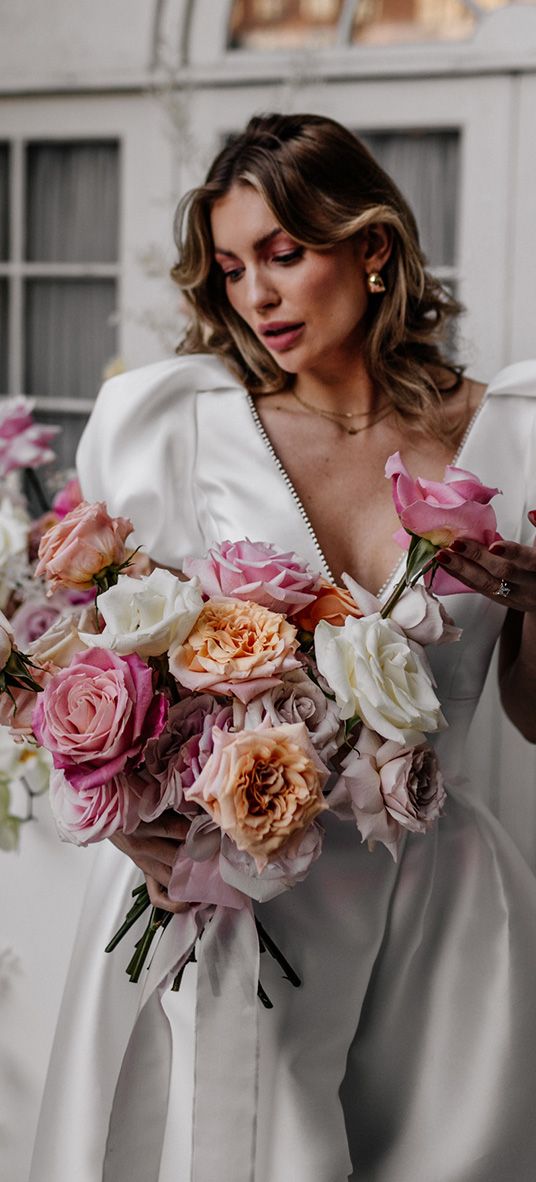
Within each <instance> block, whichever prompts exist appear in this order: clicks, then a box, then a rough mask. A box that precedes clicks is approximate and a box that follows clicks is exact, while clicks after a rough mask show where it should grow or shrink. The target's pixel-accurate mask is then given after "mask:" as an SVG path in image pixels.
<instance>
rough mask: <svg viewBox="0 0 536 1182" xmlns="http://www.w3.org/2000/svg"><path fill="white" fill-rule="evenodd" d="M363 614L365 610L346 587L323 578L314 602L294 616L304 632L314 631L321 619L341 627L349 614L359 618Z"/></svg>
mask: <svg viewBox="0 0 536 1182" xmlns="http://www.w3.org/2000/svg"><path fill="white" fill-rule="evenodd" d="M362 615H363V612H361V611H360V610H359V608H358V606H357V603H356V602H355V599H353V598H352V596H351V595H350V592H349V591H347V590H346V587H336V586H335V585H334V583H328V581H327V579H322V582H321V584H320V588H319V590H318V591H317V592H316V598H315V600H314V602H313V603H310V604H308V606H307V607H304V608H303V610H302V611H300V612H298V614H297V615H295V616H294V621H295V623H296V624H297V625H298V628H302V629H303V631H304V632H314V630H315V628H316V625H317V624H318V623H319V621H320V620H327V621H328V623H330V624H334V625H335V627H337V628H341V627H342V625H343V624H344V621H345V619H346V617H347V616H355V618H356V619H359V618H360V616H362Z"/></svg>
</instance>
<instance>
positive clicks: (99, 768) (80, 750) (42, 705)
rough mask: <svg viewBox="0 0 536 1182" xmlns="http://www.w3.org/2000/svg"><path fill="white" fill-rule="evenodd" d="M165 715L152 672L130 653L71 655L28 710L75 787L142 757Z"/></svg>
mask: <svg viewBox="0 0 536 1182" xmlns="http://www.w3.org/2000/svg"><path fill="white" fill-rule="evenodd" d="M166 713H167V702H166V699H165V698H164V696H163V694H155V693H154V690H153V671H152V669H150V668H149V667H148V666H147V665H146V664H145V662H144V661H142V660H141V658H140V657H138V656H137V655H136V654H135V653H131V654H129V656H126V657H119V656H117V654H116V653H112V652H108V651H107V650H106V649H99V648H96V649H95V648H92V649H87V650H86V651H85V652H83V653H77V654H76V655H75V656H74V657H73V659H72V661H71V664H70V665H69V666H68V667H67V668H66V669H60V670H59V672H58V673H56V674H55V675H54V676H53V677H52V679H51V680H50V681H49V683H48V685H47V686H46V688H45V690H44V692H43V693H42V694H40V695H39V698H38V700H37V704H36V707H35V710H34V713H33V728H34V732H35V734H36V736H37V739H38V741H39V742H40V743H41V745H42V746H43V747H46V748H47V750H48V751H50V753H51V755H52V759H53V761H54V767H56V768H61V769H62V770H63V771H64V772H65V775H66V777H67V779H68V780H69V781H70V782H71V784H73V785H74V787H75V788H77V789H80V788H93V787H95V786H98V785H102V784H104V783H107V782H108V781H109V780H112V779H113V777H114V776H117V775H119V773H120V772H123V771H124V770H125V769H126V768H127V767H136V766H137V765H138V764H139V763H141V760H142V758H143V749H144V747H145V744H146V743H147V740H148V739H150V738H153V737H154V736H155V735H158V734H160V731H161V730H162V727H163V726H164V723H165V719H166Z"/></svg>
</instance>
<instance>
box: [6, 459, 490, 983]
mask: <svg viewBox="0 0 536 1182" xmlns="http://www.w3.org/2000/svg"><path fill="white" fill-rule="evenodd" d="M387 473H388V475H389V476H390V477H391V478H392V481H393V493H394V497H395V504H396V507H397V510H398V512H399V516H400V520H401V523H402V526H403V535H404V536H403V538H401V541H402V542H403V544H405V545H407V546H409V549H408V559H407V563H406V571H405V574H404V576H403V578H402V579H401V580H400V581H399V583H398V584H397V586H396V588H395V590H394V592H393V594H392V595H391V597H390V599H389V600H388V602H387V603H386V604H385V605H384V606H381V605H380V603H379V602H378V601H377V600H376V599H375V598H374V596H372V595H370V594H369V593H367V592H366V591H365V590H364V589H363V588H361V587H360V586H359V585H358V584H357V583H355V582H354V580H353V579H351V578H349V577H348V576H344V583H345V586H344V587H336V586H333V585H331V584H330V583H328V582H326V580H324V579H322V578H321V577H320V576H319V575H318V574H317V573H315V572H314V571H312V570H311V569H310V568H309V567H308V566H307V565H306V564H305V563H304V562H302V561H301V560H300V559H299V558H298V557H297V556H296V555H295V554H292V553H282V552H280V551H279V550H278V549H277V547H276V546H274V545H270V544H268V543H266V542H251V541H249V540H248V539H244V540H242V541H238V542H223V543H221V544H220V545H218V546H213V547H212V548H211V549H210V550H209V552H208V554H207V555H206V556H205V557H204V558H198V557H190V558H188V559H186V560H185V562H184V564H183V577H182V578H179V577H177V576H176V575H175V574H172V573H171V572H170V571H167V570H163V569H160V568H157V569H154V570H152V571H151V573H150V574H147V573H140V570H139V568H138V569H137V561H138V560H137V559H136V557H135V552H132V549H131V547H130V546H129V544H128V538H129V536H130V533H131V530H132V526H131V523H130V522H129V521H128V520H126V519H124V518H120V517H119V518H112V517H110V516H109V514H108V512H107V509H106V506H105V505H104V504H96V505H89V504H86V503H85V502H82V503H81V504H79V505H78V506H77V507H76V508H75V509H74V510H73V511H72V512H71V513H68V514H67V515H66V516H65V517H64V518H63V520H62V521H60V522H59V523H57V524H56V525H53V526H52V528H51V529H50V530H49V531H48V533H46V534H45V535H44V536H43V538H42V540H41V543H40V547H39V563H38V566H37V574H38V575H39V576H45V577H46V578H47V579H48V582H49V586H50V590H51V591H52V592H54V591H55V590H56V589H58V588H63V589H71V590H72V589H73V588H74V589H77V590H78V591H87V590H89V589H90V588H92V587H95V588H96V589H97V599H96V605H95V607H87V606H86V607H84V608H82V609H79V610H78V611H75V612H71V613H70V614H68V615H65V616H64V617H63V618H62V619H61V620H60V621H58V622H56V623H55V624H54V625H53V626H52V628H51V629H49V630H48V631H47V632H45V633H44V634H43V635H42V636H41V637H40V638H39V639H38V640H37V641H35V642H34V643H33V644H32V645H30V646H29V649H28V651H27V652H26V653H21V652H19V651H17V650H16V648H15V647H14V645H13V643H12V638H10V636H9V633H8V632H7V631H6V644H5V646H4V648H5V652H4V653H3V654H2V660H3V661H4V665H3V668H4V671H5V676H6V677H8V678H9V670H10V669H14V668H16V667H18V663H20V662H22V663H23V665H24V668H25V669H26V670H27V671H29V673H28V676H29V678H30V679H31V680H32V681H33V685H29V684H28V679H25V678H24V677H20V678H19V683H18V684H17V682H16V680H15V681H14V680H13V678H11V682H10V684H9V692H10V693H11V695H12V698H13V702H14V707H15V709H14V711H13V715H12V723H13V725H14V726H15V727H16V728H17V727H20V726H23V727H27V726H28V718H29V706H31V724H30V725H31V728H32V731H33V734H34V736H35V738H36V739H37V741H38V742H39V743H40V744H42V745H43V747H45V748H46V749H47V751H49V752H50V754H51V756H52V760H53V764H54V771H53V773H52V777H51V804H52V809H53V812H54V815H55V819H56V824H57V827H58V830H59V833H60V836H61V837H62V838H64V839H65V840H68V841H73V842H76V843H78V844H87V843H88V842H94V841H99V840H102V839H103V838H105V837H109V836H112V835H113V834H114V833H117V832H118V831H122V832H123V833H125V834H130V833H133V832H134V831H135V830H136V828H137V826H138V825H139V824H140V822H143V821H151V820H154V819H156V818H157V817H159V816H160V815H161V814H162V813H164V812H165V811H167V810H172V811H173V812H174V813H176V814H179V815H180V816H181V817H183V818H184V820H185V822H186V825H187V836H186V838H185V840H184V842H183V843H181V845H180V846H179V850H178V854H177V857H176V861H175V865H174V868H173V871H172V876H171V880H170V882H169V885H168V894H169V897H170V899H172V900H175V901H180V902H182V903H184V904H186V905H188V906H189V908H191V909H192V911H193V912H194V914H195V922H196V931H197V936H196V938H195V939H194V941H193V943H192V941H191V940H190V942H189V944H188V946H187V947H184V948H182V949H181V952H180V956H179V957H178V960H177V974H176V979H175V986H176V987H177V988H178V984H179V982H180V976H181V973H182V970H183V968H184V964H185V963H187V961H188V960H189V959H192V958H193V957H194V956H195V943H196V940H197V938H198V936H199V935H201V934H202V933H203V930H204V929H205V927H206V925H207V924H208V923H209V922H210V920H211V918H212V916H213V915H214V911H215V909H217V908H228V909H230V910H231V911H233V910H235V911H240V910H241V909H243V908H245V907H246V908H249V909H250V910H251V909H252V900H257V901H260V902H262V901H265V900H267V899H270V898H273V897H274V896H275V895H277V894H279V893H280V892H281V891H283V890H286V889H288V888H290V887H292V886H294V885H295V884H296V883H298V882H300V881H301V880H302V879H303V878H304V877H305V876H306V875H307V873H308V871H309V869H310V867H311V865H312V863H313V862H314V860H315V859H316V858H318V857H319V856H320V854H321V850H322V838H323V828H322V822H321V817H322V813H324V812H325V811H327V810H331V811H332V812H334V813H335V814H336V815H337V816H339V817H340V818H342V819H346V820H353V821H354V822H355V823H356V824H357V827H358V829H359V831H360V833H361V836H362V838H363V839H364V840H367V841H368V842H369V844H370V845H371V846H372V845H373V844H375V843H376V842H382V843H383V844H384V845H385V846H386V847H387V849H388V850H389V851H390V853H391V855H392V856H393V857H394V858H395V859H396V857H397V856H398V851H399V848H400V844H401V841H402V838H403V836H404V833H405V832H407V831H408V830H409V831H412V832H418V833H424V832H426V831H427V830H428V829H429V828H430V826H431V825H432V824H433V822H434V821H435V820H436V818H437V817H438V816H439V815H440V813H441V811H442V809H443V805H444V800H445V791H444V786H443V781H442V777H441V773H440V771H439V768H438V764H437V759H436V757H435V754H434V751H433V748H432V747H431V746H430V745H429V743H428V741H427V737H426V736H427V735H430V734H434V733H436V732H437V731H439V730H441V729H442V728H443V727H445V726H446V723H445V720H444V718H443V715H442V713H441V706H440V702H439V700H438V698H437V695H436V692H435V685H434V680H433V676H432V673H431V669H430V666H429V664H428V660H427V657H426V653H425V648H424V646H425V645H428V644H438V643H444V642H446V641H453V640H456V639H458V637H459V635H460V633H459V630H458V629H456V628H455V627H454V625H453V623H452V621H451V620H450V618H449V617H448V615H447V613H446V612H445V610H444V608H443V606H442V605H441V604H440V603H439V601H438V600H437V599H436V598H435V596H434V595H433V594H432V593H431V591H430V590H429V589H427V588H426V586H424V585H423V584H422V583H421V582H419V584H418V585H417V582H418V580H421V578H422V577H424V578H425V580H428V582H429V581H430V579H431V577H432V576H434V575H437V576H438V577H440V578H441V579H443V578H444V577H445V576H444V575H443V572H442V571H437V570H436V568H437V563H436V562H435V555H436V553H437V551H438V549H439V548H440V547H441V546H442V545H445V544H448V542H449V541H450V540H452V539H453V538H454V537H460V536H463V535H465V536H470V537H473V538H475V537H477V538H479V539H480V540H482V541H484V542H486V543H487V544H489V542H490V541H492V540H494V539H495V537H496V536H497V534H496V522H495V515H494V512H493V509H492V508H491V506H490V505H489V501H490V500H491V498H492V496H493V495H494V494H495V492H497V490H496V489H489V488H485V487H484V486H483V485H482V484H481V483H480V481H478V480H477V479H476V478H475V477H473V476H471V474H469V473H465V472H463V471H461V470H458V469H455V468H450V469H447V472H446V474H445V483H443V484H441V485H437V484H431V483H430V482H423V481H413V480H412V479H411V477H410V476H409V475H408V473H407V472H406V471H405V469H404V468H403V465H402V463H401V461H400V457H399V456H398V455H397V456H394V457H391V458H390V460H389V463H388V467H387ZM461 589H462V588H461V586H460V585H459V584H456V585H455V586H454V587H451V588H450V590H461ZM463 589H464V590H465V589H466V588H463ZM8 648H9V652H8ZM6 685H7V683H6ZM134 896H135V898H134V902H133V905H132V907H131V909H130V911H129V913H128V915H127V917H126V919H125V923H124V924H123V925H122V927H121V929H120V931H119V932H118V933H117V934H116V936H115V937H114V938H113V940H112V941H111V944H110V945H109V946H108V950H111V948H112V947H115V945H116V944H117V942H118V941H119V939H121V938H122V936H123V935H124V934H125V932H126V931H128V930H129V928H130V927H131V926H132V924H133V923H135V922H136V921H137V920H138V918H139V917H140V916H141V915H142V914H143V912H144V910H145V909H146V908H148V907H149V906H150V902H149V897H148V893H147V890H146V888H145V886H141V887H138V888H136V891H135V892H134ZM170 920H171V913H169V912H166V911H163V910H159V909H157V908H153V909H152V911H151V914H150V919H149V924H148V927H147V928H146V931H145V932H144V934H143V935H142V937H141V939H140V940H139V941H138V943H137V945H136V951H135V954H134V956H133V958H132V960H131V962H130V964H129V966H128V969H127V971H128V973H129V975H130V977H131V979H132V980H137V979H138V978H139V974H140V972H141V968H142V966H143V964H144V962H145V960H146V957H147V954H148V951H149V948H150V945H151V941H152V940H153V937H154V935H155V934H156V933H157V932H161V931H162V929H163V928H165V926H166V925H167V924H168V923H169V922H170ZM256 924H257V932H258V936H259V944H260V947H261V948H263V947H267V948H268V949H269V950H270V951H271V952H272V953H273V955H274V956H276V958H277V959H278V960H279V961H280V963H281V965H282V967H283V969H284V971H285V973H286V975H287V976H288V977H289V979H290V980H291V981H292V982H293V983H294V984H299V980H298V978H297V977H296V974H294V973H293V970H292V969H291V967H290V966H289V965H288V963H287V962H286V961H285V960H284V958H283V957H282V956H281V954H280V953H279V951H278V949H277V948H276V947H275V946H274V945H273V943H272V941H271V940H270V938H269V936H268V935H267V933H266V932H265V930H264V928H262V926H261V925H260V923H259V922H258V921H256ZM259 994H260V996H261V998H262V1000H263V1001H264V1002H265V1004H270V1003H269V1001H268V999H267V998H266V996H265V995H264V993H263V991H262V989H261V987H260V986H259Z"/></svg>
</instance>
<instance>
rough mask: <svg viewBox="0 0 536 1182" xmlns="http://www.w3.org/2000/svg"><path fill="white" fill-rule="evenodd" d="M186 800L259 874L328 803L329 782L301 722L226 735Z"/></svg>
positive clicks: (216, 733)
mask: <svg viewBox="0 0 536 1182" xmlns="http://www.w3.org/2000/svg"><path fill="white" fill-rule="evenodd" d="M213 741H214V750H213V753H212V755H211V756H210V759H208V760H207V762H206V764H205V766H204V768H203V770H202V772H201V774H200V775H199V777H198V779H197V780H196V782H195V784H193V785H192V787H191V788H188V789H186V791H185V797H186V799H187V800H193V801H195V802H196V803H197V804H199V805H201V807H202V808H204V809H206V811H207V812H208V813H209V814H210V816H211V817H212V818H213V819H214V821H215V822H216V824H217V825H219V827H220V828H221V830H222V831H223V832H224V833H227V835H228V836H229V837H230V838H232V840H233V841H234V843H235V845H236V846H237V848H238V849H239V850H245V851H246V852H247V853H249V854H250V855H251V857H252V858H253V860H254V862H255V865H256V867H257V870H258V871H259V872H261V871H262V870H263V869H264V868H265V866H266V865H267V864H268V862H269V861H271V860H272V859H273V858H274V857H276V856H278V855H279V852H280V850H281V849H282V848H283V847H284V846H286V845H287V843H288V841H289V840H290V838H291V837H292V836H293V835H294V834H295V833H296V832H298V831H300V832H301V831H303V830H304V829H306V828H307V827H308V825H310V824H311V823H312V821H314V819H315V817H316V816H317V815H318V813H320V812H322V811H323V810H324V809H325V808H327V805H326V803H325V801H324V797H323V794H322V788H323V785H324V783H325V782H326V780H327V778H328V772H327V769H326V768H325V767H324V765H323V763H322V762H321V760H320V759H319V757H318V755H317V754H316V751H315V749H314V747H313V745H312V743H311V740H310V739H309V736H308V734H307V730H306V728H305V726H304V724H303V723H297V724H296V725H294V726H285V725H281V726H278V727H269V726H267V727H264V726H263V727H262V728H259V729H258V730H256V731H241V732H240V733H239V734H232V733H228V734H225V733H224V732H223V731H220V730H219V729H218V728H217V727H214V729H213Z"/></svg>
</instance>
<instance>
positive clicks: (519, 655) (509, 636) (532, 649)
mask: <svg viewBox="0 0 536 1182" xmlns="http://www.w3.org/2000/svg"><path fill="white" fill-rule="evenodd" d="M499 687H500V691H501V701H502V704H503V706H504V709H505V711H506V713H507V715H508V717H509V718H510V719H511V721H512V722H513V723H514V726H516V727H517V728H518V730H519V731H521V734H522V735H523V736H524V737H525V739H528V741H529V743H536V612H534V611H533V612H525V613H523V614H522V613H521V612H517V611H509V612H508V614H507V616H506V620H505V622H504V627H503V630H502V633H501V642H500V649H499Z"/></svg>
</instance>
